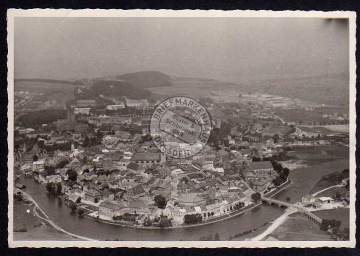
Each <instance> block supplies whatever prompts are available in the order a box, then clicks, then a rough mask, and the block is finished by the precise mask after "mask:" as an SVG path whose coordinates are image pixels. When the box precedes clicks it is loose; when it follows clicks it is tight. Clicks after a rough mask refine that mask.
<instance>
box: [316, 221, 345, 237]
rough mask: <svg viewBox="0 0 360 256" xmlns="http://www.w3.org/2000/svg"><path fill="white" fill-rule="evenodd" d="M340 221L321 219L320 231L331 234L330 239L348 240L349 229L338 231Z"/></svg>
mask: <svg viewBox="0 0 360 256" xmlns="http://www.w3.org/2000/svg"><path fill="white" fill-rule="evenodd" d="M340 226H341V221H340V220H337V219H323V221H322V222H321V224H320V229H321V230H323V231H328V232H330V233H331V234H332V237H333V238H334V239H336V240H341V241H344V240H349V234H350V231H349V228H343V229H340Z"/></svg>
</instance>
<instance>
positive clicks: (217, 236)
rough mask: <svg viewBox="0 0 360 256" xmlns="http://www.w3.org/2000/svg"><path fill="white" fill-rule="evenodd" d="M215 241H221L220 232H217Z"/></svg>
mask: <svg viewBox="0 0 360 256" xmlns="http://www.w3.org/2000/svg"><path fill="white" fill-rule="evenodd" d="M214 241H220V235H219V233H216V234H215V236H214Z"/></svg>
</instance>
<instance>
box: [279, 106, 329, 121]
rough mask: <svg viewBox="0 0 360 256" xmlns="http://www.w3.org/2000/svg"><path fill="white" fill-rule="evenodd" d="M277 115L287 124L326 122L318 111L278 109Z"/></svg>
mask: <svg viewBox="0 0 360 256" xmlns="http://www.w3.org/2000/svg"><path fill="white" fill-rule="evenodd" d="M275 114H276V115H278V116H280V117H281V118H283V119H284V120H285V122H326V120H327V119H325V118H323V117H322V115H321V114H319V113H318V112H317V111H304V110H303V109H277V110H276V111H275Z"/></svg>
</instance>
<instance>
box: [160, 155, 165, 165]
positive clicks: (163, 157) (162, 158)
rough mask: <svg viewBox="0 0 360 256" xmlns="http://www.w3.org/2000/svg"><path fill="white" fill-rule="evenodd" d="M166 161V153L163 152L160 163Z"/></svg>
mask: <svg viewBox="0 0 360 256" xmlns="http://www.w3.org/2000/svg"><path fill="white" fill-rule="evenodd" d="M165 163H166V155H165V153H164V152H161V155H160V164H165Z"/></svg>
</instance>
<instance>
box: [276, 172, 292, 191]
mask: <svg viewBox="0 0 360 256" xmlns="http://www.w3.org/2000/svg"><path fill="white" fill-rule="evenodd" d="M278 173H279V176H277V177H276V178H275V179H274V180H273V183H274V185H275V187H278V186H280V185H281V184H283V183H284V182H285V181H287V178H288V176H289V173H290V170H289V169H288V168H284V169H282V170H281V171H278Z"/></svg>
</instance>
